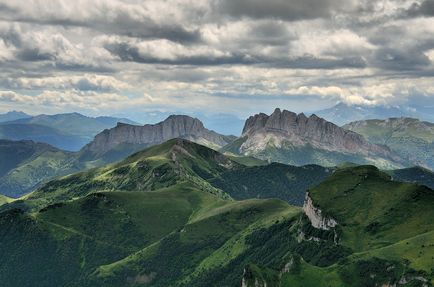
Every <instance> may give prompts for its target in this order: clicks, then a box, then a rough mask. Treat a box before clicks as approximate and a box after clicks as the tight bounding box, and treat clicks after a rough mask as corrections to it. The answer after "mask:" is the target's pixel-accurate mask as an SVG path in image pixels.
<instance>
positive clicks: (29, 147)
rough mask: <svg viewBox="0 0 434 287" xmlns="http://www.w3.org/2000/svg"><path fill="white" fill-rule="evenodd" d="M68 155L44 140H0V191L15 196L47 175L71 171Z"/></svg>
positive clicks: (35, 184) (32, 187) (30, 189)
mask: <svg viewBox="0 0 434 287" xmlns="http://www.w3.org/2000/svg"><path fill="white" fill-rule="evenodd" d="M71 155H72V154H71V153H68V152H65V151H62V150H59V149H57V148H54V147H52V146H50V145H48V144H43V143H35V142H33V141H8V140H0V158H1V161H0V193H1V194H3V195H7V196H12V197H19V196H21V195H23V194H25V193H28V192H30V191H32V190H33V189H34V188H35V187H36V186H37V185H38V184H39V183H40V182H42V181H44V180H46V179H48V178H50V177H54V176H59V175H65V174H68V173H71V172H75V171H76V170H77V169H76V168H75V167H74V165H73V163H72V157H71Z"/></svg>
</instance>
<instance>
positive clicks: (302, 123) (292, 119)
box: [227, 109, 403, 166]
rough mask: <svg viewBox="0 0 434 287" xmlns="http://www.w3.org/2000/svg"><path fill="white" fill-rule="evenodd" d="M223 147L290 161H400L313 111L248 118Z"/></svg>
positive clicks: (326, 163) (305, 162)
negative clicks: (314, 113) (238, 134)
mask: <svg viewBox="0 0 434 287" xmlns="http://www.w3.org/2000/svg"><path fill="white" fill-rule="evenodd" d="M227 150H228V151H232V152H234V151H235V152H237V153H241V154H246V155H253V156H258V157H260V158H265V159H271V160H277V161H281V162H284V163H291V164H309V163H316V164H323V165H330V164H332V165H333V164H339V163H341V162H343V161H345V160H348V161H355V162H358V163H376V164H379V165H380V166H389V165H390V166H394V165H398V166H399V165H402V164H403V160H402V159H401V158H400V157H399V156H397V155H396V154H394V153H393V152H392V151H391V150H390V149H389V148H388V147H386V146H382V145H377V144H373V143H369V142H368V141H367V140H365V138H364V137H363V136H362V135H360V134H358V133H355V132H352V131H349V130H346V129H343V128H341V127H339V126H337V125H335V124H333V123H331V122H328V121H326V120H324V119H323V118H320V117H318V116H316V115H311V116H309V117H307V116H306V115H304V114H303V113H301V114H296V113H293V112H290V111H287V110H283V111H281V110H280V109H276V110H275V111H274V112H273V113H272V114H271V115H266V114H264V113H260V114H256V115H254V116H251V117H250V118H248V119H247V121H246V124H245V126H244V129H243V133H242V136H241V138H240V139H238V140H237V141H236V142H235V144H232V145H229V149H227Z"/></svg>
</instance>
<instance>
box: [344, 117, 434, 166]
mask: <svg viewBox="0 0 434 287" xmlns="http://www.w3.org/2000/svg"><path fill="white" fill-rule="evenodd" d="M344 128H346V129H350V130H352V131H355V132H357V133H359V134H361V135H363V136H364V137H365V138H366V139H368V140H369V141H370V142H372V143H378V144H384V145H387V146H389V147H390V148H391V149H392V150H394V151H396V152H397V153H399V154H400V155H402V156H405V157H407V158H409V159H410V160H412V161H413V162H414V163H415V164H419V165H424V166H428V167H430V168H433V167H434V153H433V147H434V124H432V123H428V122H422V121H419V120H418V119H413V118H391V119H387V120H366V121H361V122H353V123H350V124H347V125H345V126H344Z"/></svg>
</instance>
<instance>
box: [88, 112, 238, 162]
mask: <svg viewBox="0 0 434 287" xmlns="http://www.w3.org/2000/svg"><path fill="white" fill-rule="evenodd" d="M173 138H185V139H190V140H192V141H195V142H198V143H201V144H205V145H208V146H211V147H214V148H218V147H221V146H224V145H226V144H228V143H230V142H231V141H232V140H233V139H234V137H232V136H224V135H220V134H218V133H216V132H214V131H211V130H208V129H206V128H205V127H204V125H203V123H202V122H201V121H200V120H199V119H197V118H192V117H190V116H186V115H171V116H169V117H167V118H166V119H165V120H164V121H161V122H159V123H157V124H146V125H143V126H137V125H130V124H125V123H118V124H117V125H116V126H115V127H114V128H111V129H106V130H104V131H102V132H101V133H99V134H97V135H96V136H95V138H94V140H93V141H91V142H90V143H89V144H87V145H86V146H85V147H83V149H82V150H81V151H80V153H81V154H82V155H83V157H90V158H95V157H101V156H103V155H105V154H107V153H109V152H110V151H112V150H114V149H116V148H117V147H119V146H121V145H128V144H129V145H131V146H132V147H133V148H132V149H131V151H129V153H130V154H131V153H132V152H134V151H137V150H138V149H143V148H146V147H149V146H152V145H156V144H160V143H163V142H165V141H167V140H170V139H173ZM123 154H125V153H123ZM117 157H119V156H117Z"/></svg>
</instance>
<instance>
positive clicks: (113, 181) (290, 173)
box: [28, 139, 333, 206]
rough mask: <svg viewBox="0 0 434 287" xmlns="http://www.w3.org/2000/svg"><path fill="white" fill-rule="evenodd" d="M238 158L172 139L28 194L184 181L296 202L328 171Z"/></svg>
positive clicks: (146, 187)
mask: <svg viewBox="0 0 434 287" xmlns="http://www.w3.org/2000/svg"><path fill="white" fill-rule="evenodd" d="M240 159H242V158H237V160H238V161H239V162H243V160H240ZM239 162H237V161H235V160H234V158H230V157H227V156H225V155H223V154H221V153H219V152H217V151H215V150H212V149H210V148H208V147H205V146H202V145H199V144H196V143H193V142H190V141H188V140H184V139H173V140H169V141H167V142H165V143H163V144H160V145H156V146H153V147H151V148H148V149H146V150H144V151H141V152H138V153H136V154H133V155H131V156H129V157H127V158H126V159H125V160H123V161H120V162H118V163H116V164H112V165H107V166H104V167H101V168H97V169H92V170H90V171H86V172H81V173H77V174H74V175H70V176H66V177H63V178H59V179H56V180H53V181H51V182H50V184H48V185H46V186H44V187H42V188H40V189H39V190H37V191H35V192H34V193H32V194H30V195H29V197H28V198H29V199H38V198H44V200H47V199H48V198H52V199H53V200H57V199H58V198H61V199H65V198H73V197H74V196H77V195H80V196H82V195H87V194H89V193H90V192H94V191H95V190H98V191H111V190H124V191H136V190H140V191H150V190H155V189H158V188H163V187H168V186H171V185H174V184H176V183H177V182H179V181H183V180H186V179H188V180H190V181H194V182H195V184H198V185H200V186H202V188H204V189H206V190H207V191H208V192H210V193H213V194H216V195H220V196H222V197H224V198H228V197H231V198H234V199H249V198H280V199H282V200H285V201H287V202H290V203H291V204H293V205H298V206H301V205H302V204H303V200H304V193H305V191H306V190H307V189H308V188H310V187H312V186H314V185H317V184H319V183H320V182H321V181H323V180H324V179H325V178H326V177H327V176H329V175H330V174H331V173H332V171H333V170H332V169H327V168H323V167H320V166H303V167H295V166H288V165H284V164H277V163H272V164H267V165H260V166H247V165H244V164H242V163H239ZM59 186H62V188H61V189H59V188H58V187H59Z"/></svg>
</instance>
